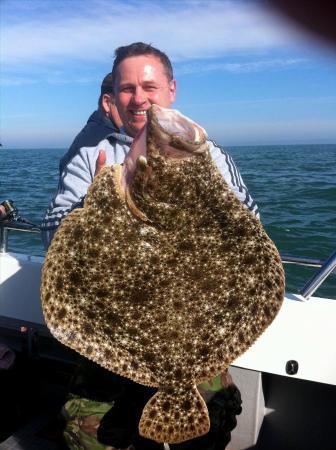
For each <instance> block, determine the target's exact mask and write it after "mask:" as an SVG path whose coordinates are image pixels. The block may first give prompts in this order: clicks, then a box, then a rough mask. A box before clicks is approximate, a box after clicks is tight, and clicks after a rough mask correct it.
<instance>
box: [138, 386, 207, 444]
mask: <svg viewBox="0 0 336 450" xmlns="http://www.w3.org/2000/svg"><path fill="white" fill-rule="evenodd" d="M209 429H210V420H209V414H208V409H207V406H206V404H205V401H204V400H203V398H202V396H201V394H200V393H199V392H198V390H197V388H196V386H192V387H190V388H189V389H188V388H185V387H184V388H183V389H179V390H178V391H175V392H174V391H173V390H172V391H170V390H169V389H162V390H161V389H159V390H158V392H157V393H156V394H155V395H154V396H153V397H152V398H151V399H150V400H149V401H148V402H147V404H146V405H145V407H144V410H143V412H142V416H141V419H140V423H139V432H140V434H141V435H142V436H143V437H146V438H148V439H152V440H154V441H157V442H167V443H170V444H174V443H178V442H183V441H186V440H188V439H193V438H195V437H198V436H202V435H203V434H206V433H207V432H208V431H209Z"/></svg>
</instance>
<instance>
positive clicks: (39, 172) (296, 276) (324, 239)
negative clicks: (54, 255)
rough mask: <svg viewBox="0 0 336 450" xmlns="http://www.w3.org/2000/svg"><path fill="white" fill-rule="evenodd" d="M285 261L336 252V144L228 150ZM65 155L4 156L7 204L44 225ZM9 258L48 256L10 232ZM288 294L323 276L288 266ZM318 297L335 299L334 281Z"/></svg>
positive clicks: (14, 152) (26, 152)
mask: <svg viewBox="0 0 336 450" xmlns="http://www.w3.org/2000/svg"><path fill="white" fill-rule="evenodd" d="M226 149H227V150H228V151H229V153H230V154H231V156H232V157H233V159H234V161H235V163H236V165H237V166H238V168H239V170H240V172H241V174H242V177H243V179H244V182H245V184H246V185H247V187H248V190H249V192H250V193H251V195H252V196H253V198H254V199H255V200H256V202H257V204H258V206H259V210H260V214H261V221H262V223H263V225H264V227H265V229H266V231H267V233H268V234H269V236H270V237H271V239H273V241H274V242H275V244H276V245H277V247H278V249H279V251H280V253H281V254H283V255H292V256H298V257H310V258H318V259H322V260H325V259H326V258H328V257H329V256H330V255H331V254H332V253H333V252H335V251H336V144H335V145H274V146H266V145H265V146H253V147H249V146H244V147H226ZM65 151H66V149H62V148H60V149H48V148H45V149H34V148H23V149H6V148H0V202H1V201H3V200H5V199H11V200H13V201H14V202H15V205H16V207H17V208H18V210H19V213H20V216H21V217H23V218H25V219H27V220H29V221H30V222H32V223H35V224H37V225H38V224H40V222H41V220H42V218H43V216H44V213H45V210H46V208H47V206H48V204H49V202H50V200H51V199H52V197H53V196H54V194H55V192H56V189H57V184H58V165H59V160H60V158H61V156H62V155H63V154H64V153H65ZM9 234H10V236H9V251H12V252H19V253H27V254H31V255H35V256H44V254H45V250H44V248H43V245H42V242H41V238H40V236H39V235H35V234H28V233H20V232H16V231H11V232H10V233H9ZM284 266H285V271H286V289H287V291H288V292H295V293H297V292H299V290H300V289H301V288H302V287H303V286H304V285H305V284H306V282H307V281H308V280H309V279H310V277H311V276H312V275H313V274H314V271H315V270H316V269H314V268H311V267H303V266H294V265H292V264H285V265H284ZM315 295H317V296H321V297H329V298H333V299H336V275H335V274H334V273H333V274H331V275H330V276H329V278H328V279H327V280H326V281H325V282H324V283H323V285H322V286H321V287H320V288H319V289H318V290H317V291H316V293H315Z"/></svg>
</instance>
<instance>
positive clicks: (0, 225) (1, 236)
mask: <svg viewBox="0 0 336 450" xmlns="http://www.w3.org/2000/svg"><path fill="white" fill-rule="evenodd" d="M10 230H14V231H22V232H26V233H41V229H40V228H39V227H38V226H36V225H33V224H30V223H24V222H19V221H16V220H3V221H1V222H0V253H6V252H7V250H8V232H9V231H10Z"/></svg>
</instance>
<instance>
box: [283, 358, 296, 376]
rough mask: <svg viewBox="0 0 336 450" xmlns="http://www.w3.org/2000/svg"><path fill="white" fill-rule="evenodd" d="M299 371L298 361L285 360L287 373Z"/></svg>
mask: <svg viewBox="0 0 336 450" xmlns="http://www.w3.org/2000/svg"><path fill="white" fill-rule="evenodd" d="M298 371H299V363H298V362H297V361H295V360H294V359H291V360H290V361H287V363H286V373H287V374H288V375H295V374H297V373H298Z"/></svg>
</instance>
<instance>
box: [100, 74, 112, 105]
mask: <svg viewBox="0 0 336 450" xmlns="http://www.w3.org/2000/svg"><path fill="white" fill-rule="evenodd" d="M104 94H113V83H112V72H110V73H108V74H107V75H105V77H104V79H103V81H102V84H101V86H100V96H99V99H98V105H99V106H101V102H102V99H103V95H104Z"/></svg>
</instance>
